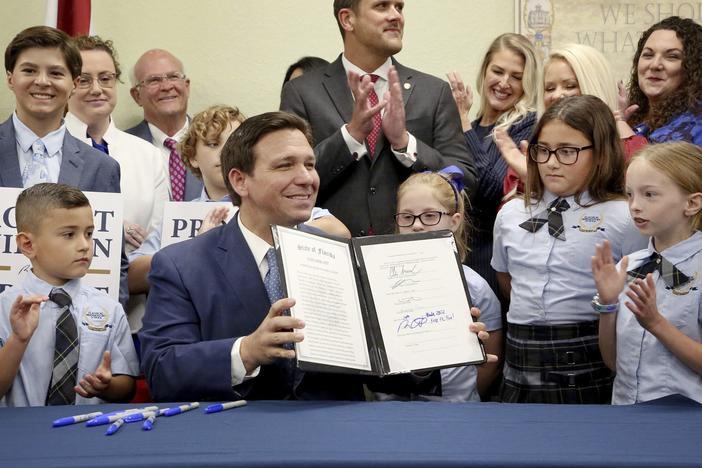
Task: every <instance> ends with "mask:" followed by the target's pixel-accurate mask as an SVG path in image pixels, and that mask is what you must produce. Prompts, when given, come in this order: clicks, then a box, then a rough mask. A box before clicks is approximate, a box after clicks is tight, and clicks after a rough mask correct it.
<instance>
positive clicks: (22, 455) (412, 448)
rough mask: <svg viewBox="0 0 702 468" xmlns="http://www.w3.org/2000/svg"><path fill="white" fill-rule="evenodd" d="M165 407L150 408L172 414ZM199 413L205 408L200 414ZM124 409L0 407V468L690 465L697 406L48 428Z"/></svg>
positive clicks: (367, 406) (251, 407) (301, 411)
mask: <svg viewBox="0 0 702 468" xmlns="http://www.w3.org/2000/svg"><path fill="white" fill-rule="evenodd" d="M173 405H175V404H170V405H165V404H161V405H160V407H162V408H163V407H166V406H173ZM203 406H204V404H203ZM127 407H128V405H102V406H97V407H96V406H81V407H46V408H2V409H0V466H2V467H7V468H9V467H13V468H14V467H33V466H55V467H60V466H71V467H84V466H85V467H87V466H90V467H112V466H114V467H121V468H124V467H127V466H128V467H140V466H171V467H172V466H237V465H241V466H253V465H257V466H270V465H276V464H278V465H283V464H284V465H285V466H288V467H290V466H315V465H317V466H329V465H332V464H334V465H335V466H337V465H342V466H366V465H371V464H374V465H385V466H420V465H424V466H426V465H431V466H438V465H451V466H457V465H469V464H475V465H478V466H596V465H599V466H613V465H620V466H636V467H641V466H661V465H666V466H700V465H701V464H702V437H701V436H702V405H699V404H697V403H694V402H692V401H690V400H687V399H683V398H682V397H668V398H665V399H661V400H658V401H655V402H651V403H646V404H642V405H635V406H584V405H583V406H578V405H575V406H566V405H562V406H561V405H527V404H524V405H517V404H500V403H465V404H449V403H430V402H382V403H381V402H373V403H371V402H300V401H252V402H249V404H248V406H245V407H243V408H236V409H232V410H229V411H225V412H222V413H216V414H211V415H206V414H204V413H203V410H202V407H201V408H200V409H197V410H193V411H190V412H188V413H184V414H181V415H178V416H174V417H171V418H165V417H160V418H158V419H157V421H156V424H155V426H154V429H153V430H152V431H150V432H146V431H142V430H141V423H135V424H129V425H127V424H125V425H124V426H123V427H122V428H121V429H120V430H119V432H117V433H116V434H115V435H113V436H109V437H107V436H105V435H104V432H105V429H106V427H107V426H100V427H94V428H87V427H84V426H83V425H82V424H76V425H73V426H67V427H62V428H52V427H51V422H52V421H53V420H54V419H57V418H59V417H63V416H70V415H74V414H80V413H88V412H91V411H97V410H98V408H99V410H102V411H106V410H107V411H114V410H115V409H118V408H127Z"/></svg>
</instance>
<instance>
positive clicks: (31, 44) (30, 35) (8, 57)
mask: <svg viewBox="0 0 702 468" xmlns="http://www.w3.org/2000/svg"><path fill="white" fill-rule="evenodd" d="M32 48H40V49H59V50H60V51H61V54H62V55H63V59H64V61H65V62H66V67H68V71H69V72H70V73H71V76H72V77H73V78H74V79H75V78H77V77H78V76H79V75H80V72H81V69H82V68H83V60H81V58H80V52H79V51H78V48H77V47H76V46H75V44H74V43H73V40H71V38H70V36H69V35H68V34H66V33H65V32H63V31H61V30H59V29H56V28H51V27H49V26H32V27H31V28H27V29H25V30H24V31H22V32H20V33H19V34H17V35H16V36H15V37H14V38H13V39H12V41H11V42H10V43H9V44H8V46H7V48H6V49H5V71H7V72H10V73H11V72H12V71H13V70H14V69H15V65H16V64H17V59H18V58H19V56H20V54H21V53H22V52H24V51H25V50H27V49H32Z"/></svg>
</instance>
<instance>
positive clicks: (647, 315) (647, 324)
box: [625, 273, 665, 332]
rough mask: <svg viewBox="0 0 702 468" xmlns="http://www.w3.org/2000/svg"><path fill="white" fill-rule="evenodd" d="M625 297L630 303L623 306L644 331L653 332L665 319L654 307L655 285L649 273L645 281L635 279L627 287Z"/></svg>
mask: <svg viewBox="0 0 702 468" xmlns="http://www.w3.org/2000/svg"><path fill="white" fill-rule="evenodd" d="M626 296H627V297H628V298H629V299H630V302H629V301H627V302H625V305H626V306H627V307H628V308H629V310H630V311H631V312H632V313H633V314H634V317H636V320H638V322H639V323H640V324H641V326H642V327H644V328H645V329H646V330H648V331H650V332H653V329H654V328H655V327H657V326H658V325H659V324H660V323H661V321H663V320H665V317H663V316H662V315H661V313H660V312H658V306H657V305H656V285H655V283H654V282H653V275H652V274H651V273H649V274H647V275H646V279H640V278H639V279H636V280H634V281H632V283H631V284H630V285H629V290H628V291H627V292H626Z"/></svg>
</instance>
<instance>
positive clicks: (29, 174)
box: [22, 140, 51, 188]
mask: <svg viewBox="0 0 702 468" xmlns="http://www.w3.org/2000/svg"><path fill="white" fill-rule="evenodd" d="M48 157H49V155H48V154H47V153H46V147H45V146H44V143H43V142H42V141H41V140H37V141H35V142H34V143H32V159H31V161H29V163H28V164H27V165H26V166H25V167H24V171H23V172H22V186H24V187H25V188H28V187H32V186H34V185H36V184H40V183H42V182H51V180H49V163H48V161H47V158H48Z"/></svg>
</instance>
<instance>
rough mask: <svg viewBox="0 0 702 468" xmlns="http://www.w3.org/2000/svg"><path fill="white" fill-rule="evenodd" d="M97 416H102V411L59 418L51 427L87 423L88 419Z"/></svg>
mask: <svg viewBox="0 0 702 468" xmlns="http://www.w3.org/2000/svg"><path fill="white" fill-rule="evenodd" d="M98 416H102V411H96V412H94V413H88V414H78V415H76V416H68V417H65V418H59V419H57V420H55V421H54V422H53V423H52V427H62V426H70V425H71V424H76V423H79V422H83V421H88V420H89V419H93V418H97V417H98Z"/></svg>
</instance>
